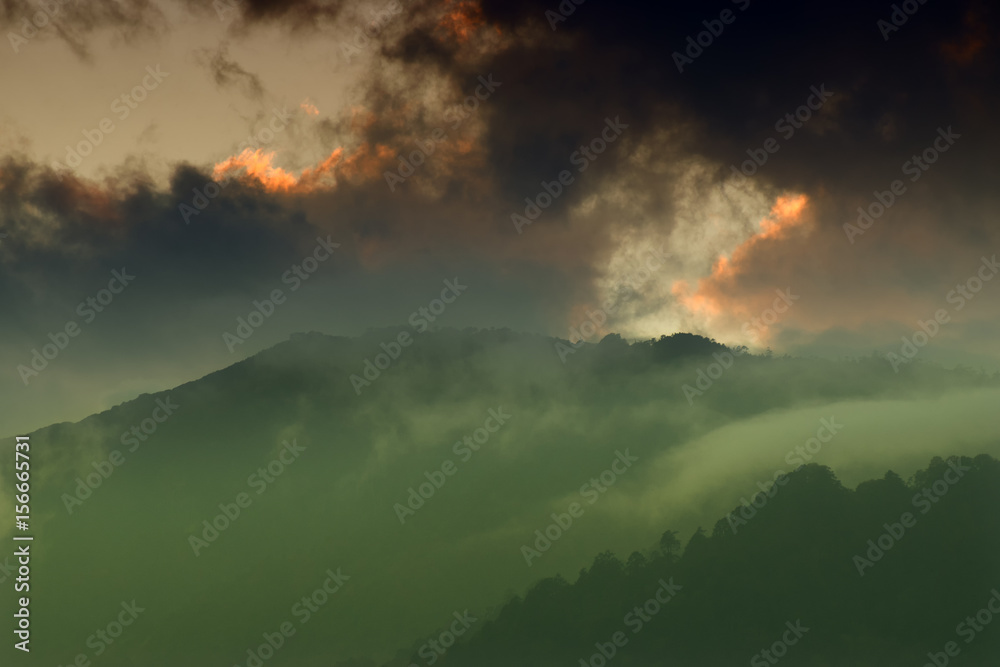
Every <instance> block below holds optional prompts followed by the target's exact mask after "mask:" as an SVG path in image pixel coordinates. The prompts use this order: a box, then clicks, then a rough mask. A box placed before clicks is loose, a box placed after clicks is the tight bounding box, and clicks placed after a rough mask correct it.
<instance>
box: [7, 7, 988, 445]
mask: <svg viewBox="0 0 1000 667" xmlns="http://www.w3.org/2000/svg"><path fill="white" fill-rule="evenodd" d="M904 4H906V3H904ZM906 7H907V8H908V9H910V10H912V11H911V12H910V13H906V12H905V11H903V9H899V10H894V6H892V5H889V4H881V3H874V4H867V5H863V6H861V5H860V4H858V5H851V6H827V5H821V6H819V5H818V6H802V5H801V4H800V3H786V2H780V3H763V2H758V1H757V0H739V1H738V2H713V3H693V2H692V3H660V4H657V5H656V6H655V7H650V6H648V5H646V4H640V3H636V4H632V3H601V2H597V1H596V0H592V1H591V2H582V3H580V4H576V3H575V2H572V1H571V0H566V1H565V2H562V3H561V4H560V3H556V2H541V3H538V2H528V1H518V0H515V1H506V2H499V1H490V0H483V1H479V2H476V1H474V0H452V1H449V2H420V1H418V0H412V1H406V0H398V1H397V0H389V1H385V2H381V1H378V0H377V1H376V2H373V3H343V2H320V1H318V0H308V1H292V2H260V1H243V2H227V1H224V0H219V1H218V2H215V3H195V2H154V1H142V0H135V1H129V2H116V1H113V0H95V1H92V2H86V3H84V2H75V1H70V2H60V1H59V0H55V1H54V2H51V3H46V2H37V3H28V2H22V1H19V0H4V1H3V2H2V3H0V28H2V32H3V35H4V40H3V41H4V42H5V43H2V44H0V88H2V90H4V91H5V92H6V93H7V94H5V95H4V98H3V102H2V103H0V235H2V236H0V358H2V359H3V364H2V366H0V419H2V423H3V425H4V427H5V428H4V434H8V435H9V434H10V433H13V432H14V431H17V432H21V431H26V430H28V429H33V428H37V427H40V426H43V425H45V424H50V423H54V422H61V421H76V420H79V419H82V418H83V417H85V416H87V415H89V414H91V413H94V412H98V411H100V410H103V409H106V408H108V407H110V406H113V405H116V404H119V403H121V402H123V401H126V400H130V399H132V398H135V397H136V396H138V395H139V394H141V393H143V392H152V391H160V390H163V389H166V388H169V387H172V386H176V385H179V384H182V383H184V382H187V381H190V380H193V379H195V378H198V377H201V376H203V375H205V374H207V373H210V372H213V371H215V370H218V369H221V368H224V367H226V366H229V365H231V364H233V363H235V362H237V361H239V360H241V359H244V358H246V357H247V356H250V355H253V354H255V353H257V352H259V351H261V350H263V349H266V348H268V347H270V346H273V345H275V344H277V343H279V342H281V341H283V340H285V339H287V338H288V337H289V336H290V335H291V334H292V333H295V332H304V331H320V332H324V333H329V334H335V335H347V336H354V335H358V334H361V333H363V332H364V331H366V330H368V329H369V328H372V327H386V326H400V327H402V326H404V325H405V324H407V323H408V322H411V321H412V320H411V318H422V319H424V320H426V321H427V322H428V326H435V327H436V326H443V327H458V328H462V327H479V328H488V327H509V328H511V329H514V330H517V331H524V332H531V333H540V334H545V335H551V336H557V337H560V338H565V339H568V340H572V341H576V340H578V339H580V338H583V339H585V340H587V341H588V342H597V341H599V340H600V339H601V337H602V336H604V335H606V334H608V333H612V332H614V333H620V334H621V335H622V336H623V337H625V338H627V339H646V338H653V337H659V336H660V335H664V334H666V335H669V334H672V333H674V332H678V331H686V332H694V333H698V334H702V335H705V336H709V337H712V338H714V339H716V340H718V341H720V342H722V343H725V344H727V345H733V346H739V345H745V346H748V347H749V348H750V349H751V350H754V351H760V350H763V349H765V348H768V347H770V348H771V349H772V350H773V351H774V352H775V353H779V354H781V353H787V354H792V355H801V356H823V357H831V358H839V357H843V356H848V357H851V356H864V355H868V354H871V353H873V352H875V353H878V354H881V355H889V358H890V360H892V359H893V356H891V355H896V356H895V359H897V360H899V361H898V363H899V364H905V363H914V362H918V361H928V362H930V361H933V362H937V363H942V364H945V365H948V366H954V365H959V364H961V365H968V366H972V367H975V368H980V367H982V368H986V369H989V370H996V369H998V368H1000V351H998V349H997V347H996V344H995V340H996V337H995V328H994V326H993V323H995V322H996V321H997V317H998V315H1000V280H996V281H994V280H993V278H994V277H995V275H996V273H997V272H998V271H1000V267H998V266H997V265H996V260H995V259H994V258H995V257H996V254H997V251H998V249H1000V243H998V240H1000V239H998V233H997V225H996V223H995V220H996V215H997V212H998V206H997V203H998V202H997V196H998V195H997V194H996V192H997V191H996V188H995V183H996V182H997V177H998V173H997V172H998V166H997V160H996V147H997V145H998V143H997V139H998V130H997V125H996V123H995V122H994V120H993V117H992V116H993V113H994V110H995V109H996V108H997V102H998V100H997V99H996V98H997V96H998V94H1000V93H998V90H997V87H996V85H995V82H996V80H997V75H998V72H997V64H998V58H997V51H996V44H995V38H994V35H995V34H996V29H995V27H996V21H997V17H996V10H995V9H993V8H992V7H991V6H990V5H989V3H986V2H979V1H975V0H970V1H963V2H954V3H943V2H937V3H936V2H928V3H925V4H919V3H913V4H912V5H911V4H906ZM32 22H33V23H32ZM446 281H447V282H446ZM449 284H450V285H452V286H455V285H457V286H459V287H456V288H449ZM449 289H453V291H452V292H449V293H448V294H449V298H452V302H450V303H445V300H444V299H443V296H444V292H445V291H446V290H449ZM276 294H277V298H275V295H276ZM452 294H454V296H453V297H452V296H451V295H452ZM438 299H441V300H438ZM88 300H93V301H88ZM436 300H438V301H436ZM420 309H425V312H424V313H423V314H421V312H420ZM427 313H430V316H428V314H427ZM240 318H242V319H243V320H246V323H244V324H241V319H240ZM431 318H433V319H431ZM254 323H256V324H254ZM908 346H912V347H908ZM910 351H912V354H910V353H909V352H910ZM554 354H555V353H554ZM908 357H912V358H913V361H911V360H910V359H909V358H908ZM345 381H346V380H345Z"/></svg>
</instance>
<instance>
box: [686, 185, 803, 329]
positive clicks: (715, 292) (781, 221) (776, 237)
mask: <svg viewBox="0 0 1000 667" xmlns="http://www.w3.org/2000/svg"><path fill="white" fill-rule="evenodd" d="M808 203H809V199H808V197H806V195H785V196H781V197H778V199H777V201H776V202H775V203H774V206H773V207H771V211H770V213H769V214H768V216H767V217H766V218H764V219H763V220H761V221H760V229H759V231H758V232H757V233H756V234H754V235H753V236H751V237H750V238H748V239H747V240H746V241H744V242H743V243H742V244H740V245H739V246H737V248H736V249H735V250H733V252H732V254H731V255H730V256H729V257H726V256H720V257H719V258H718V259H717V260H716V261H715V264H714V265H713V266H712V272H711V274H709V275H708V276H707V277H705V278H701V279H700V280H699V281H698V288H697V289H694V290H693V289H692V288H691V285H690V284H689V283H688V282H687V281H686V280H678V281H677V282H675V283H674V284H673V286H672V287H671V290H670V291H671V293H672V294H673V295H674V297H675V298H676V299H677V301H678V303H680V304H681V305H682V306H684V307H685V308H686V309H687V310H688V311H689V312H690V313H692V314H694V315H701V316H704V317H708V318H713V317H716V316H718V315H720V314H721V313H723V312H727V311H731V310H732V309H733V307H734V305H735V304H733V303H731V301H730V296H729V292H730V290H729V289H728V288H729V287H731V286H732V284H733V283H734V282H735V281H736V279H737V278H739V276H740V275H742V274H744V273H745V272H746V271H747V270H748V269H749V268H750V267H751V265H752V264H753V262H754V260H755V259H756V257H755V255H756V253H757V251H758V250H759V249H760V248H762V247H763V246H764V245H765V244H767V243H774V242H777V241H781V240H783V239H785V238H788V237H789V236H790V235H791V233H792V232H793V231H795V230H799V229H801V228H802V227H803V226H804V224H805V222H806V217H805V216H804V215H803V214H804V212H805V210H806V207H807V205H808Z"/></svg>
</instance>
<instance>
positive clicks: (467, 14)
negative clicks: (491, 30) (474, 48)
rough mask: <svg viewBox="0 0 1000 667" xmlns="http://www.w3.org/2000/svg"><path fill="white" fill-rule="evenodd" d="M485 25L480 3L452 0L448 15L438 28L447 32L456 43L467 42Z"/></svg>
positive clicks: (443, 18)
mask: <svg viewBox="0 0 1000 667" xmlns="http://www.w3.org/2000/svg"><path fill="white" fill-rule="evenodd" d="M483 23H485V21H484V20H483V10H482V8H481V7H480V6H479V3H478V2H475V1H473V0H452V1H451V2H450V3H449V4H448V13H446V14H445V15H444V16H443V17H442V18H441V21H440V22H439V23H438V28H440V29H441V30H443V31H445V32H446V33H447V34H448V35H449V36H450V37H452V38H453V39H454V40H455V41H457V42H459V43H462V42H467V41H468V40H469V38H470V37H472V35H473V33H475V32H476V31H477V30H478V29H479V28H480V27H481V26H482V25H483Z"/></svg>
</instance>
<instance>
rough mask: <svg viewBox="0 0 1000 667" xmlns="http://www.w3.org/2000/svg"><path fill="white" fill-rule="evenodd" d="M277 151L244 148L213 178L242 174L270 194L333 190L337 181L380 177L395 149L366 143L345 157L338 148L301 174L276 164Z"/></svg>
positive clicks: (217, 169) (217, 168)
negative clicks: (340, 179)
mask: <svg viewBox="0 0 1000 667" xmlns="http://www.w3.org/2000/svg"><path fill="white" fill-rule="evenodd" d="M275 156H276V153H275V152H274V151H270V152H264V151H263V150H262V149H259V148H258V149H257V150H251V149H249V148H247V149H245V150H244V151H243V152H242V153H240V154H239V155H236V156H233V157H230V158H227V159H225V160H223V161H222V162H219V163H218V164H216V165H215V167H214V168H213V170H212V176H213V178H215V180H219V179H222V178H226V177H229V178H231V177H233V176H235V175H237V174H239V173H240V172H243V174H244V175H245V177H247V178H249V179H252V180H255V181H257V182H258V183H260V184H261V185H262V186H263V187H264V189H265V190H267V191H268V192H293V193H304V192H315V191H317V190H325V189H331V188H333V187H335V186H336V185H337V180H338V178H345V179H348V180H372V179H377V178H379V176H380V174H381V169H382V168H383V167H384V165H385V164H387V163H388V162H389V161H390V160H392V157H393V152H392V150H391V149H390V148H389V147H388V146H385V145H383V144H377V145H376V146H375V148H374V149H373V148H372V147H371V146H370V144H368V143H367V142H365V143H364V144H362V145H361V146H360V147H358V149H357V150H356V151H354V152H353V153H351V154H350V155H347V156H346V157H345V155H344V149H343V148H337V149H335V150H334V151H333V152H332V153H330V155H329V157H327V158H326V159H325V160H323V162H321V163H320V164H318V165H316V166H315V167H312V168H309V169H303V170H302V172H301V173H300V174H298V175H295V174H293V173H291V172H288V171H286V170H284V169H282V168H281V167H276V166H275V165H274V158H275Z"/></svg>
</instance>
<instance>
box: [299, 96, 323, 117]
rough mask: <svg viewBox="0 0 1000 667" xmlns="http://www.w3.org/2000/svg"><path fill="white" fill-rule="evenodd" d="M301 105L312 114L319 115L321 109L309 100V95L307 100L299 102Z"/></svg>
mask: <svg viewBox="0 0 1000 667" xmlns="http://www.w3.org/2000/svg"><path fill="white" fill-rule="evenodd" d="M299 107H300V108H301V109H302V110H303V111H305V112H306V113H307V114H309V115H310V116H318V115H319V109H317V108H316V105H315V104H313V103H312V102H310V101H309V98H308V97H307V98H306V99H305V100H303V101H302V103H301V104H299Z"/></svg>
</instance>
